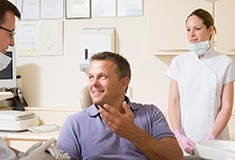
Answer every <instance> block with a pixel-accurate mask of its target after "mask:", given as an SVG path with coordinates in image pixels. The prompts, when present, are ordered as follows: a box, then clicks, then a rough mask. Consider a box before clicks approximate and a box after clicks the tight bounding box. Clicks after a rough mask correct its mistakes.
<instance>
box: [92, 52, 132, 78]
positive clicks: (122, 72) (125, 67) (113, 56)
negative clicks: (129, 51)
mask: <svg viewBox="0 0 235 160" xmlns="http://www.w3.org/2000/svg"><path fill="white" fill-rule="evenodd" d="M94 60H110V61H112V62H114V63H115V64H116V66H117V72H118V74H119V77H120V79H122V78H124V77H126V76H127V77H128V78H129V79H131V69H130V64H129V62H128V61H127V60H126V58H124V57H123V56H121V55H120V54H117V53H113V52H108V51H104V52H100V53H97V54H94V55H93V56H92V57H91V58H90V62H92V61H94Z"/></svg>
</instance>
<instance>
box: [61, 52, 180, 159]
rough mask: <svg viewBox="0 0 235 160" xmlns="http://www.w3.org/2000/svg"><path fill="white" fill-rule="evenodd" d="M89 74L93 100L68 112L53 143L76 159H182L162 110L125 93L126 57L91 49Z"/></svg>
mask: <svg viewBox="0 0 235 160" xmlns="http://www.w3.org/2000/svg"><path fill="white" fill-rule="evenodd" d="M88 77H89V92H90V96H91V98H92V101H93V105H91V106H90V107H88V108H86V109H84V110H82V111H81V112H78V113H75V114H74V115H71V116H70V117H68V118H67V120H66V121H65V123H64V124H63V126H62V128H61V131H60V134H59V137H58V143H57V148H59V149H62V150H64V151H65V152H68V153H69V155H70V156H71V158H72V159H74V160H81V159H86V160H101V159H102V160H108V159H115V160H117V159H118V160H122V159H123V160H127V159H128V160H132V159H138V160H146V159H155V160H156V159H158V160H172V159H177V160H181V159H183V157H182V151H181V149H180V147H179V145H178V143H177V141H176V139H175V137H174V134H173V133H172V132H171V130H170V128H169V126H168V124H167V121H166V119H165V117H164V116H163V114H162V113H161V111H160V110H159V109H158V108H157V107H156V106H154V105H147V104H145V105H142V104H139V103H134V102H131V101H130V100H129V98H128V97H126V96H125V93H126V90H127V88H128V85H129V82H130V79H131V70H130V65H129V63H128V61H127V60H126V59H125V58H124V57H122V56H121V55H119V54H116V53H111V52H101V53H98V54H95V55H93V56H92V57H91V59H90V66H89V72H88ZM169 153H170V154H169Z"/></svg>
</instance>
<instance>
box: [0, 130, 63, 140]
mask: <svg viewBox="0 0 235 160" xmlns="http://www.w3.org/2000/svg"><path fill="white" fill-rule="evenodd" d="M58 135H59V131H52V132H43V133H33V132H29V131H25V132H0V136H1V137H2V138H4V139H24V140H32V139H37V140H47V139H50V138H55V139H56V140H57V138H58Z"/></svg>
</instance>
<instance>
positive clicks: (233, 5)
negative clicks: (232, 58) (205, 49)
mask: <svg viewBox="0 0 235 160" xmlns="http://www.w3.org/2000/svg"><path fill="white" fill-rule="evenodd" d="M234 16H235V1H234V0H226V1H223V0H219V1H217V2H216V3H215V24H216V28H217V34H216V36H215V41H216V42H217V43H216V47H215V49H216V50H217V51H219V52H222V53H225V54H228V55H235V19H234Z"/></svg>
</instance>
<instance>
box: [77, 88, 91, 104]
mask: <svg viewBox="0 0 235 160" xmlns="http://www.w3.org/2000/svg"><path fill="white" fill-rule="evenodd" d="M92 104H93V103H92V100H91V96H90V94H89V90H88V86H86V87H84V88H83V89H82V90H81V93H80V105H81V107H82V109H85V108H87V107H89V106H90V105H92Z"/></svg>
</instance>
